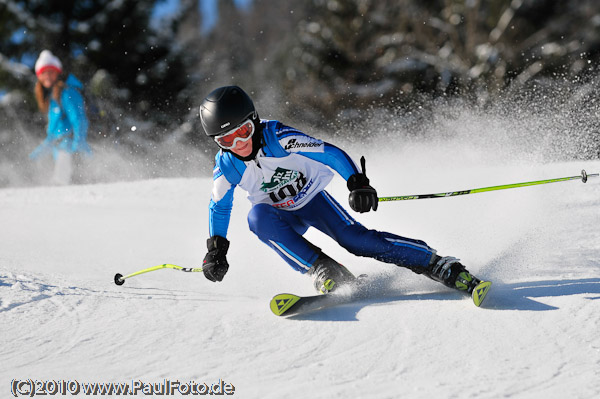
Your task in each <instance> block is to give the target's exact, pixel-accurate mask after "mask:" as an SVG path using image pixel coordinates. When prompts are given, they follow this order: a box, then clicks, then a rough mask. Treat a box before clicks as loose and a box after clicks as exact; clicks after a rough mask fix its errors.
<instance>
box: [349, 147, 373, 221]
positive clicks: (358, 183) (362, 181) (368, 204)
mask: <svg viewBox="0 0 600 399" xmlns="http://www.w3.org/2000/svg"><path fill="white" fill-rule="evenodd" d="M360 163H361V166H362V170H363V172H362V173H355V174H353V175H352V176H350V177H349V178H348V181H347V186H348V190H350V195H349V196H348V203H349V204H350V207H351V208H352V209H353V210H354V211H356V212H360V213H364V212H369V211H370V210H371V209H373V210H374V211H376V210H377V205H378V203H379V198H377V191H375V189H374V188H373V187H371V186H370V185H369V178H368V177H367V172H366V166H365V157H361V158H360Z"/></svg>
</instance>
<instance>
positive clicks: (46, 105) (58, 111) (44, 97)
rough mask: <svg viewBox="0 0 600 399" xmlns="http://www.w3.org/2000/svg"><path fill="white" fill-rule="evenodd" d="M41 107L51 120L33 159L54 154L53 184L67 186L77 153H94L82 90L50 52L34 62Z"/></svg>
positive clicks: (47, 51) (71, 176) (76, 80)
mask: <svg viewBox="0 0 600 399" xmlns="http://www.w3.org/2000/svg"><path fill="white" fill-rule="evenodd" d="M35 74H36V76H37V79H38V81H37V83H36V85H35V98H36V101H37V104H38V108H39V109H40V111H41V112H42V113H44V114H45V115H47V117H48V126H47V128H46V134H47V137H46V139H45V140H44V141H43V142H42V143H41V144H40V145H39V146H38V147H37V148H36V149H35V150H34V151H33V152H32V153H31V154H30V158H31V159H38V158H39V157H41V156H43V155H46V154H52V157H53V159H54V172H53V174H52V180H51V182H52V184H57V185H66V184H70V183H71V181H72V179H73V174H74V170H73V163H74V159H73V157H74V154H81V153H84V154H87V155H90V154H91V152H92V151H91V149H90V147H89V145H88V143H87V130H88V119H87V116H86V113H85V103H84V99H83V96H82V94H81V90H83V85H82V84H81V82H80V81H79V80H78V79H77V78H76V77H75V76H73V75H71V74H69V75H67V76H66V79H65V77H64V75H63V67H62V63H61V62H60V60H59V59H58V58H57V57H56V56H55V55H54V54H52V53H51V52H50V51H49V50H44V51H42V52H41V53H40V56H39V58H38V59H37V61H36V63H35Z"/></svg>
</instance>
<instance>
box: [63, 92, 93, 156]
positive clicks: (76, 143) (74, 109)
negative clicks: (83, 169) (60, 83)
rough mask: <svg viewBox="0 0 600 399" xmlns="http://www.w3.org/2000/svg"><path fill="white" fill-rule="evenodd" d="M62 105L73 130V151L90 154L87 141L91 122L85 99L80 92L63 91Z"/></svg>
mask: <svg viewBox="0 0 600 399" xmlns="http://www.w3.org/2000/svg"><path fill="white" fill-rule="evenodd" d="M61 103H62V107H63V109H64V112H65V114H66V116H67V118H68V119H69V122H70V124H71V127H72V128H73V141H72V144H71V151H72V152H77V151H85V152H90V150H89V147H88V144H87V141H86V140H87V131H88V126H89V122H88V119H87V116H86V114H85V103H84V101H83V97H82V96H81V94H80V93H79V91H78V90H76V89H73V88H69V89H66V90H63V92H62V96H61Z"/></svg>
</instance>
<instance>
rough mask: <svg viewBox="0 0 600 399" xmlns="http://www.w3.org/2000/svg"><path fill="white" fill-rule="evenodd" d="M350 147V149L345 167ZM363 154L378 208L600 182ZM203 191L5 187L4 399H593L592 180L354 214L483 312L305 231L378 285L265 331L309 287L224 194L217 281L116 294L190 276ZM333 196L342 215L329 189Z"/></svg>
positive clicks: (438, 157) (467, 150)
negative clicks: (163, 395) (77, 397)
mask: <svg viewBox="0 0 600 399" xmlns="http://www.w3.org/2000/svg"><path fill="white" fill-rule="evenodd" d="M463 144H464V143H463ZM361 151H363V149H360V150H358V149H356V148H354V149H349V152H350V153H351V155H353V156H354V157H355V159H358V157H359V156H360V155H362V154H363V153H361ZM364 155H366V158H367V174H368V175H369V177H370V178H371V183H372V185H373V186H374V187H375V188H377V190H378V193H379V195H380V196H391V195H409V194H425V193H432V192H446V191H454V190H462V189H469V188H478V187H486V186H493V185H498V184H507V183H514V182H522V181H532V180H538V179H547V178H554V177H564V176H573V175H578V174H579V173H580V171H581V169H586V170H587V172H588V173H597V172H598V171H600V162H598V161H581V162H577V161H572V162H538V161H537V160H535V159H531V158H529V159H527V160H523V159H518V158H516V157H512V158H511V157H508V158H507V157H506V156H505V155H506V154H499V153H498V152H497V151H488V150H486V149H480V148H473V147H472V146H469V145H462V144H461V145H457V147H456V148H449V147H448V146H432V145H429V144H426V143H421V144H418V143H413V144H407V145H405V146H403V147H401V148H396V149H394V148H389V149H386V150H384V151H383V152H379V153H375V152H373V151H371V152H366V153H364ZM524 159H525V158H524ZM210 190H211V178H210V176H202V175H199V176H198V177H197V178H189V179H188V178H186V179H157V180H144V181H136V182H122V183H110V184H96V185H78V186H68V187H35V188H5V189H1V190H0V225H1V226H2V228H1V229H0V243H1V244H0V325H1V330H0V343H1V345H0V381H1V384H0V396H2V397H9V395H10V389H11V386H12V385H11V384H12V381H13V380H25V379H33V380H55V381H59V380H67V381H73V380H76V381H78V382H79V383H85V382H116V383H132V382H134V381H142V382H144V383H151V382H164V381H166V380H169V381H180V382H188V381H195V382H196V383H207V384H209V385H210V384H213V383H217V382H218V381H219V380H222V381H224V382H226V383H228V384H231V386H233V387H235V390H234V392H233V393H234V394H233V397H240V398H399V397H403V398H478V399H480V398H499V397H505V398H519V399H520V398H590V399H591V398H598V397H600V334H599V333H598V332H599V331H600V178H590V180H589V181H588V183H587V184H582V183H581V181H569V182H561V183H553V184H547V185H541V186H535V187H526V188H518V189H511V190H504V191H496V192H491V193H481V194H473V195H467V196H462V197H454V198H442V199H426V200H418V201H404V202H389V203H380V204H379V209H378V211H377V212H371V213H368V214H362V215H360V214H354V215H355V217H356V219H357V220H358V221H360V222H361V223H363V224H364V225H366V226H367V227H369V228H375V229H378V230H384V231H391V232H394V233H396V234H400V235H403V236H407V237H413V238H420V239H423V240H424V241H426V242H427V243H428V244H429V245H430V246H432V247H434V248H436V249H437V250H438V253H439V254H441V255H452V256H456V257H459V258H460V259H461V260H462V262H463V263H464V264H465V265H466V266H467V267H468V268H469V270H470V271H471V272H472V273H473V274H475V275H476V276H478V277H480V278H485V279H489V280H491V281H493V283H494V285H493V287H492V290H491V291H490V294H489V297H488V299H487V302H486V303H485V304H484V307H482V308H477V307H475V306H474V305H473V303H472V302H471V300H470V299H468V298H467V297H466V296H463V295H461V294H460V293H459V292H456V291H452V290H450V289H448V288H445V287H443V286H442V285H440V284H438V283H435V282H433V281H431V280H429V279H427V278H425V277H423V276H419V275H416V274H413V273H412V272H411V271H409V270H406V269H403V268H399V267H396V266H394V265H387V264H383V263H379V262H377V261H375V260H371V259H366V258H357V257H355V256H353V255H351V254H349V253H347V252H345V251H344V250H343V249H342V248H340V247H339V246H337V244H336V243H335V242H333V241H332V240H331V239H330V238H328V237H326V236H324V235H322V234H321V233H319V232H317V231H313V230H309V232H308V233H307V237H308V239H309V240H311V241H312V242H314V243H315V244H317V245H319V246H320V247H321V248H323V250H324V251H325V252H326V253H328V254H329V255H330V256H332V257H333V258H335V259H337V260H338V261H339V262H341V263H343V264H344V265H346V266H347V267H348V268H349V269H350V270H352V271H353V272H354V273H356V274H360V273H367V274H368V275H369V279H371V280H372V281H373V282H374V283H376V284H374V286H377V287H384V288H379V289H377V290H374V292H373V295H372V297H371V298H369V299H366V300H361V301H359V302H356V303H351V304H347V305H344V306H340V307H337V308H331V309H327V310H323V311H320V312H316V313H313V314H309V315H305V316H302V317H297V318H293V319H283V318H278V317H276V316H274V315H273V314H272V313H271V312H270V310H269V300H270V299H271V297H272V296H273V295H275V294H278V293H282V292H292V293H297V294H312V293H313V291H312V284H311V281H310V279H309V277H307V276H305V275H301V274H299V273H297V272H295V271H293V270H292V269H291V268H290V267H289V266H287V264H285V263H284V262H283V261H282V260H281V259H280V258H279V257H278V256H277V255H276V254H275V253H274V252H272V251H271V250H270V249H269V248H268V247H267V246H265V245H264V244H262V243H261V242H260V241H259V240H258V239H257V238H256V237H255V236H254V235H253V234H252V233H251V232H250V231H249V230H248V227H247V222H246V214H247V212H248V210H249V207H250V204H249V202H248V201H247V200H246V198H245V193H243V192H242V191H241V190H239V189H238V191H236V199H235V204H234V211H233V215H232V223H231V226H230V231H229V235H228V238H229V239H230V241H231V247H230V251H229V256H228V259H229V263H230V269H229V273H228V274H227V275H226V276H225V279H224V281H223V282H222V283H212V282H210V281H208V280H206V279H205V278H204V276H203V275H202V273H182V272H180V271H176V270H170V269H164V270H158V271H155V272H152V273H148V274H143V275H139V276H136V277H133V278H131V279H128V280H126V282H125V284H124V285H123V286H116V285H115V284H114V282H113V277H114V275H115V273H122V274H124V275H125V274H128V273H132V272H134V271H137V270H140V269H144V268H147V267H150V266H155V265H159V264H163V263H172V264H176V265H180V266H183V267H200V266H201V263H202V258H203V257H204V254H205V239H206V238H207V234H208V232H207V225H208V221H207V205H208V199H209V197H210ZM329 192H331V193H332V194H333V195H334V196H335V197H337V198H338V200H339V201H340V202H341V203H342V204H346V198H347V190H346V188H345V182H344V181H343V180H342V179H341V178H339V177H337V178H336V179H334V181H333V182H332V184H331V185H330V186H329ZM81 395H83V393H82V394H81ZM139 396H143V394H141V393H140V394H139ZM113 397H116V396H113ZM147 397H150V396H149V395H148V396H147Z"/></svg>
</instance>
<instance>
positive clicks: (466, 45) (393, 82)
mask: <svg viewBox="0 0 600 399" xmlns="http://www.w3.org/2000/svg"><path fill="white" fill-rule="evenodd" d="M311 6H312V7H311V9H312V12H311V14H310V17H308V18H307V19H305V20H302V21H300V22H299V24H298V28H297V29H298V36H297V41H296V44H295V46H294V48H293V49H292V50H291V51H290V52H289V53H290V54H291V55H292V57H290V58H289V59H288V60H287V67H286V76H285V82H286V83H285V87H286V90H288V91H289V92H291V93H294V94H295V96H297V97H298V100H299V102H300V103H303V104H309V105H311V106H313V108H315V109H318V110H321V111H324V112H325V115H327V116H328V117H329V118H334V117H336V116H337V115H339V113H340V112H341V111H343V112H345V114H344V115H349V116H350V117H352V115H356V113H352V112H351V111H352V110H353V109H365V108H369V107H385V106H389V105H391V106H394V107H395V106H396V105H397V104H399V103H405V102H409V103H410V102H411V101H413V100H414V99H415V98H418V97H419V96H421V95H423V94H427V95H433V96H440V95H452V94H457V93H460V94H463V95H471V94H473V95H475V98H479V99H480V100H481V99H484V100H485V98H488V97H489V96H490V95H493V94H494V93H498V92H501V91H503V90H504V89H506V88H507V87H510V88H512V89H519V88H521V87H523V86H524V85H526V84H528V82H532V81H533V78H541V77H544V76H548V77H553V78H556V77H564V78H569V79H578V78H580V77H581V76H583V75H585V74H586V73H587V72H588V66H587V63H588V62H592V63H594V64H595V63H596V62H597V61H598V58H599V55H600V54H599V51H598V50H599V47H600V3H599V2H597V1H593V0H572V1H568V2H566V1H561V2H556V1H551V0H489V1H482V0H427V1H421V0H403V1H393V0H379V1H374V0H312V1H311ZM344 110H346V111H344ZM348 111H349V112H348Z"/></svg>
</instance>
